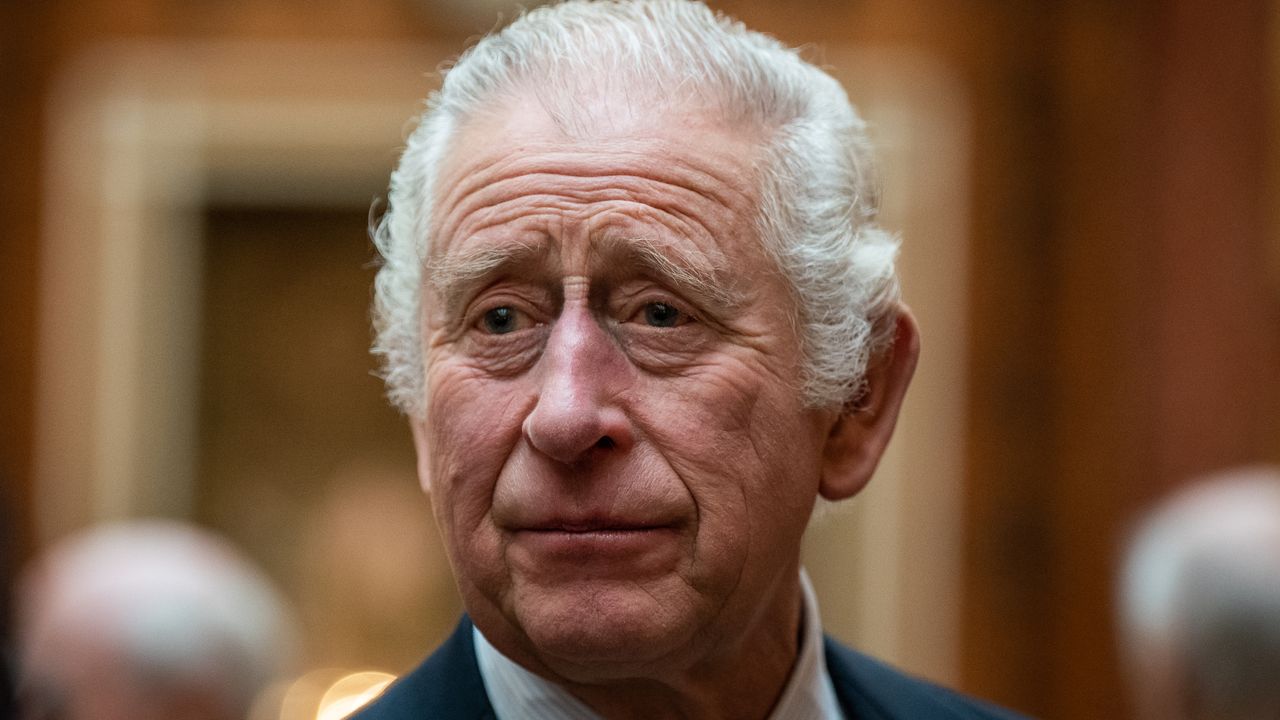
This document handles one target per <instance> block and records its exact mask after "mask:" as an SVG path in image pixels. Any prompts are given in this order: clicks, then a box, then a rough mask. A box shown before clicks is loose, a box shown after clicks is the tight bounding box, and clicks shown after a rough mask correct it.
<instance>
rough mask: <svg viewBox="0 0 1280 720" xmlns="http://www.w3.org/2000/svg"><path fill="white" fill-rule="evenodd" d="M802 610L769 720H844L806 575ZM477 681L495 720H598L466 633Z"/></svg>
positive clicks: (802, 585)
mask: <svg viewBox="0 0 1280 720" xmlns="http://www.w3.org/2000/svg"><path fill="white" fill-rule="evenodd" d="M800 588H801V590H802V592H803V594H804V604H803V610H802V614H801V616H800V624H801V631H800V652H799V655H798V656H797V658H796V664H795V667H794V668H792V670H791V677H790V678H788V679H787V685H786V687H785V688H783V690H782V697H781V698H780V699H779V700H778V704H777V706H776V707H774V709H773V712H772V713H771V714H770V715H769V720H844V713H843V712H841V710H840V703H839V701H838V700H837V699H836V691H835V686H834V685H833V684H832V682H831V676H830V675H829V674H828V673H827V659H826V653H825V652H824V649H823V642H822V622H821V620H820V619H819V617H818V599H817V596H816V595H814V592H813V586H812V585H811V584H810V582H809V575H808V573H806V572H805V571H804V570H801V571H800ZM472 635H473V638H474V640H475V647H476V660H477V661H478V663H479V665H480V677H481V678H483V679H484V689H485V691H486V692H488V694H489V702H490V703H491V704H492V705H493V711H494V714H495V715H496V716H497V718H498V720H516V719H517V718H519V719H524V718H527V719H528V720H600V716H599V715H596V714H595V712H593V711H592V710H591V708H589V707H587V706H586V704H584V703H583V702H582V701H581V700H579V699H577V698H576V697H574V696H573V695H570V694H569V692H568V691H567V690H565V689H564V688H562V687H560V686H559V685H556V684H555V683H553V682H550V681H547V680H544V679H542V678H540V677H538V676H537V675H534V674H533V673H531V672H529V671H528V670H525V669H524V668H523V667H520V666H519V665H517V664H516V663H515V661H513V660H511V659H510V658H508V657H507V656H506V655H503V654H502V653H501V652H498V649H497V648H495V647H494V646H493V645H491V644H489V641H488V640H486V639H485V637H484V635H483V634H481V633H480V630H479V629H476V628H472Z"/></svg>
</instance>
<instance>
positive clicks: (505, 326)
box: [480, 306, 518, 335]
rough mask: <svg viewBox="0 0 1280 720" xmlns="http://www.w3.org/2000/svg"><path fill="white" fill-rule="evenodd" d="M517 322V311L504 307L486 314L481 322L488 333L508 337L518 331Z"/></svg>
mask: <svg viewBox="0 0 1280 720" xmlns="http://www.w3.org/2000/svg"><path fill="white" fill-rule="evenodd" d="M517 321H518V318H517V316H516V311H515V310H513V309H512V308H509V307H506V306H503V307H496V308H494V309H492V310H490V311H489V312H487V313H485V314H484V317H483V318H482V319H481V321H480V322H481V323H482V324H483V325H484V329H485V330H487V331H488V332H490V333H492V334H494V335H506V334H507V333H509V332H512V331H514V330H515V329H516V323H517Z"/></svg>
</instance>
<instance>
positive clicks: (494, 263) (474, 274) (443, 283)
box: [424, 242, 551, 317]
mask: <svg viewBox="0 0 1280 720" xmlns="http://www.w3.org/2000/svg"><path fill="white" fill-rule="evenodd" d="M550 251H551V248H550V245H549V243H546V242H541V243H531V242H512V243H508V244H506V245H501V246H497V247H482V248H477V249H474V250H468V251H463V252H460V253H456V254H446V255H444V256H442V257H436V258H433V259H431V260H428V261H427V263H426V266H425V268H424V270H425V273H426V278H427V285H428V286H429V287H430V288H431V290H432V292H433V293H434V294H435V296H436V298H438V299H440V300H441V301H442V302H443V304H444V310H445V313H446V317H457V316H458V313H459V312H460V311H461V310H462V307H461V306H462V305H463V304H464V303H465V302H466V300H467V298H468V297H469V296H470V295H471V293H472V291H473V290H474V289H475V288H476V287H477V286H481V285H483V284H485V283H486V282H487V281H488V280H489V279H491V278H493V277H495V276H497V275H499V274H501V273H502V272H503V271H504V270H505V269H507V268H511V267H530V266H534V265H536V264H539V263H541V262H542V261H544V260H545V258H546V256H547V254H548V253H550Z"/></svg>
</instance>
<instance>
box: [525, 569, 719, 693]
mask: <svg viewBox="0 0 1280 720" xmlns="http://www.w3.org/2000/svg"><path fill="white" fill-rule="evenodd" d="M660 597H661V596H655V595H654V594H651V593H650V592H647V591H646V590H645V589H644V588H641V587H639V586H638V585H636V584H634V583H615V584H609V585H605V586H603V587H602V586H601V585H600V584H584V585H583V586H579V587H570V588H556V589H554V590H553V591H550V592H548V591H547V590H546V589H545V588H539V589H538V592H537V594H536V596H534V597H527V598H520V597H517V598H516V603H515V607H514V613H515V617H516V620H517V624H518V626H519V627H520V628H521V630H522V631H523V633H524V635H525V636H526V637H527V638H528V641H529V643H530V644H531V645H532V647H533V649H534V650H535V652H536V654H537V656H538V658H539V659H540V660H541V661H542V662H543V663H545V664H546V665H547V666H548V667H549V668H551V669H552V670H553V671H555V672H556V673H557V674H560V675H562V676H563V677H565V678H567V679H570V680H574V681H578V682H592V681H600V680H607V679H616V678H625V677H635V676H636V675H637V674H645V675H650V674H652V673H653V670H654V669H655V668H659V667H660V668H662V669H665V670H668V671H669V670H671V669H674V666H678V665H679V664H680V663H679V661H678V658H680V657H681V656H683V655H685V654H686V653H687V649H688V648H689V646H690V645H691V644H692V642H693V640H694V639H695V638H696V637H697V636H698V635H699V634H698V633H697V628H696V625H697V623H696V622H694V621H693V618H692V617H690V615H691V614H690V613H688V612H680V611H678V610H677V609H676V608H679V607H687V606H682V605H680V604H679V603H674V602H670V603H668V602H662V601H661V600H660ZM522 600H524V601H525V602H522ZM642 671H643V672H642Z"/></svg>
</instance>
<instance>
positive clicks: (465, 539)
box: [414, 102, 914, 717]
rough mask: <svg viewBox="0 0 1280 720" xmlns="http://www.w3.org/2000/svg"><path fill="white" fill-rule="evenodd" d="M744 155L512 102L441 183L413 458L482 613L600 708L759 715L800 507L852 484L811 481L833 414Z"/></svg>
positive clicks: (696, 120)
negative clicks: (811, 388) (763, 228)
mask: <svg viewBox="0 0 1280 720" xmlns="http://www.w3.org/2000/svg"><path fill="white" fill-rule="evenodd" d="M758 147H759V139H758V138H756V137H753V136H752V135H751V134H750V133H746V134H744V133H741V132H735V131H732V130H730V129H728V128H726V127H723V126H721V125H719V124H717V123H716V122H715V121H713V120H710V119H708V116H707V115H705V114H702V113H689V114H686V115H682V116H680V118H679V119H677V120H670V119H669V120H667V121H665V122H655V121H650V120H645V119H642V118H635V117H628V118H624V119H619V118H618V117H616V116H614V117H611V118H610V122H608V123H601V124H598V125H597V126H595V127H594V128H592V129H591V131H590V132H588V133H586V134H585V136H584V135H582V134H579V136H577V137H573V138H570V137H567V136H566V135H565V134H563V133H562V132H561V131H560V130H559V129H558V128H557V127H556V126H555V125H554V123H553V122H552V121H551V120H550V119H549V118H548V117H547V116H546V114H545V113H544V112H542V111H541V110H540V108H539V107H538V106H537V105H536V104H535V103H529V102H515V103H512V104H510V105H509V106H507V107H505V108H502V109H501V110H500V111H498V112H495V113H493V114H491V115H487V116H485V117H483V118H481V119H477V120H474V121H473V122H472V123H471V124H469V125H468V126H467V128H466V129H465V131H464V132H463V133H462V134H461V135H460V137H459V138H458V139H457V142H456V144H455V145H454V146H453V149H452V151H451V154H450V156H449V158H448V161H447V162H446V164H445V167H444V171H443V173H442V176H441V179H440V181H439V183H438V185H437V187H438V188H440V191H439V193H438V196H437V206H436V212H435V215H434V218H433V225H432V238H433V247H432V251H431V254H430V257H429V263H430V267H431V268H432V280H429V281H428V287H427V288H426V289H425V290H424V292H425V296H424V307H425V312H424V321H423V322H424V344H425V346H426V353H427V368H428V369H427V374H426V384H427V410H426V416H425V418H424V419H420V420H417V421H415V423H414V431H415V438H416V440H417V443H418V449H419V458H420V462H419V465H420V467H419V471H420V475H421V476H422V479H423V483H424V486H425V487H427V488H428V490H429V492H430V493H431V494H432V496H433V507H434V508H435V513H436V516H437V521H438V523H439V526H440V528H441V531H442V533H443V535H444V538H445V541H446V544H447V546H448V548H449V551H450V557H451V561H452V563H453V566H454V570H455V574H456V575H457V577H458V581H459V586H460V588H461V591H462V593H463V597H464V601H465V604H466V607H467V609H468V611H469V613H470V614H471V615H472V617H473V619H474V621H475V622H476V624H477V626H478V627H479V628H480V629H481V631H482V632H484V634H485V636H486V637H487V638H488V639H489V640H490V641H491V642H492V643H493V644H494V645H495V646H496V647H498V649H500V650H501V651H502V652H503V653H505V654H506V655H508V656H509V657H511V658H513V659H515V660H516V661H517V662H519V663H521V664H522V665H524V666H525V667H528V668H529V669H531V670H533V671H534V672H537V673H539V674H541V675H543V676H544V677H548V678H551V679H553V680H555V681H557V682H560V683H562V684H564V685H565V686H567V687H569V688H570V689H571V691H573V692H575V694H577V695H578V696H579V697H582V698H583V699H585V700H586V701H587V702H588V703H589V704H591V705H593V706H594V707H596V708H597V710H600V711H602V712H606V714H609V715H611V716H625V715H633V716H643V715H644V713H661V714H663V715H666V716H672V715H677V714H679V715H697V714H699V713H707V712H712V713H714V714H717V715H724V714H726V713H727V714H733V715H735V716H742V717H750V716H753V715H758V716H763V715H764V714H765V712H763V711H767V710H768V708H769V707H770V706H771V705H772V703H773V702H774V700H776V697H777V694H778V693H779V692H780V691H781V688H782V685H783V683H784V682H785V679H786V676H787V672H788V671H789V669H790V666H791V664H792V662H793V661H794V658H795V652H796V636H797V627H798V625H797V624H798V617H799V600H800V598H799V590H798V556H799V546H800V539H801V535H802V533H803V531H804V528H805V525H806V523H807V521H808V519H809V516H810V513H811V510H812V506H813V503H814V499H815V497H816V496H817V495H818V494H819V492H820V491H823V492H824V493H825V494H828V495H831V496H840V495H846V494H852V492H856V487H855V488H853V489H852V490H847V489H846V488H843V487H841V488H839V489H838V490H832V488H831V487H824V473H825V474H830V471H831V468H832V465H831V458H832V447H833V441H832V438H833V435H838V434H839V433H840V430H839V428H840V426H841V423H840V415H839V414H838V413H836V412H832V411H822V410H814V409H808V408H806V407H805V406H804V404H803V403H802V400H801V394H800V392H799V383H800V371H801V361H802V358H801V354H800V349H799V342H798V337H797V334H796V330H795V323H794V322H793V319H792V318H793V315H794V313H795V309H794V304H793V301H792V299H791V296H790V294H789V291H788V287H787V284H786V282H785V280H784V279H783V278H782V277H781V276H780V274H779V273H778V272H777V270H776V268H775V267H774V264H773V263H772V261H771V260H770V259H769V258H768V257H767V256H766V254H765V252H764V250H763V248H762V245H761V243H760V240H759V238H758V237H757V236H756V232H755V227H754V219H755V217H756V212H757V211H756V208H757V206H758V201H759V198H758V190H757V178H756V170H755V162H756V158H757V155H758V152H759V151H758ZM912 327H913V326H912ZM913 337H914V336H913ZM912 362H914V355H913V356H912ZM908 375H909V373H908ZM904 387H905V384H904ZM893 412H894V413H896V404H895V405H894V408H893ZM890 425H892V422H890ZM885 439H886V440H887V436H886V438H885ZM835 445H840V444H839V443H835ZM841 447H843V445H841ZM874 454H875V456H876V457H877V458H878V455H879V452H878V450H877V451H876V452H875V453H874ZM872 465H874V459H873V461H872ZM862 482H865V479H863V480H862ZM860 486H861V482H859V483H857V487H860ZM726 684H728V685H732V686H733V687H732V689H731V692H726V691H728V690H730V688H728V687H725V686H726ZM650 716H652V715H650Z"/></svg>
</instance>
